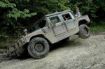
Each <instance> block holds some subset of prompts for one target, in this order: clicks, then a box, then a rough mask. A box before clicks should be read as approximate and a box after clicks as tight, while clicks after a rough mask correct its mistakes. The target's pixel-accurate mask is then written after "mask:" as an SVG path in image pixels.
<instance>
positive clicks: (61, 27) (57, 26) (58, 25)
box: [49, 15, 67, 36]
mask: <svg viewBox="0 0 105 69" xmlns="http://www.w3.org/2000/svg"><path fill="white" fill-rule="evenodd" d="M49 19H50V22H51V27H52V30H53V33H54V35H55V36H58V35H60V34H63V33H65V32H67V29H66V27H65V24H64V22H63V21H62V18H61V16H60V15H58V16H52V17H50V18H49Z"/></svg>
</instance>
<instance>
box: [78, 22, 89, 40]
mask: <svg viewBox="0 0 105 69" xmlns="http://www.w3.org/2000/svg"><path fill="white" fill-rule="evenodd" d="M89 36H90V31H89V27H88V26H87V25H86V24H81V25H80V26H79V37H80V38H82V39H86V38H88V37H89Z"/></svg>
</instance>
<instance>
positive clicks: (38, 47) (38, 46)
mask: <svg viewBox="0 0 105 69" xmlns="http://www.w3.org/2000/svg"><path fill="white" fill-rule="evenodd" d="M34 50H35V51H37V52H39V53H41V52H43V51H44V45H43V44H41V43H37V44H35V45H34Z"/></svg>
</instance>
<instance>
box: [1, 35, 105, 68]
mask: <svg viewBox="0 0 105 69" xmlns="http://www.w3.org/2000/svg"><path fill="white" fill-rule="evenodd" d="M57 46H59V48H55V49H53V50H52V51H51V52H49V54H48V56H47V57H45V58H43V59H39V60H35V59H31V58H28V59H24V60H19V59H13V60H9V61H4V62H1V63H0V69H105V35H96V36H91V37H90V38H89V39H86V40H82V39H76V40H73V41H68V42H65V43H59V44H57Z"/></svg>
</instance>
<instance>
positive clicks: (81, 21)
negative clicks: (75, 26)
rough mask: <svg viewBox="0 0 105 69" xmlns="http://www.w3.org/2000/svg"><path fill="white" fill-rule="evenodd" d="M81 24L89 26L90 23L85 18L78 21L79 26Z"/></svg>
mask: <svg viewBox="0 0 105 69" xmlns="http://www.w3.org/2000/svg"><path fill="white" fill-rule="evenodd" d="M81 24H86V25H88V26H90V23H89V22H88V21H87V20H85V19H84V20H80V21H79V26H80V25H81Z"/></svg>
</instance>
